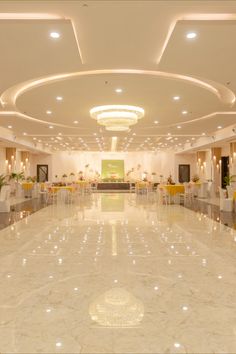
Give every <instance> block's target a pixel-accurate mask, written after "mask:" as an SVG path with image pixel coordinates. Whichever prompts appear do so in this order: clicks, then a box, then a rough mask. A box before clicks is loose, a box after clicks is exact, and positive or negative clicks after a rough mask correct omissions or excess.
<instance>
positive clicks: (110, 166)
mask: <svg viewBox="0 0 236 354" xmlns="http://www.w3.org/2000/svg"><path fill="white" fill-rule="evenodd" d="M124 171H125V167H124V160H102V180H103V181H117V182H120V181H123V180H124V174H125V172H124Z"/></svg>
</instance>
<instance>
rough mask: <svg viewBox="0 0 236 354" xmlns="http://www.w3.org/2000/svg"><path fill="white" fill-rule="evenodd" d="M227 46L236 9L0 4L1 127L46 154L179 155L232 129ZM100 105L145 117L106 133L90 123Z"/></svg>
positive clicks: (235, 55)
mask: <svg viewBox="0 0 236 354" xmlns="http://www.w3.org/2000/svg"><path fill="white" fill-rule="evenodd" d="M51 32H57V33H59V35H60V38H57V39H53V38H51V37H50V33H51ZM190 32H191V33H192V32H194V33H196V38H193V39H188V38H186V35H187V34H188V33H190ZM6 34H7V35H6ZM235 38H236V2H235V1H226V0H225V1H223V2H222V1H214V0H213V1H191V0H189V1H178V0H175V1H168V0H167V1H158V0H157V1H148V0H145V1H135V0H134V1H112V0H110V1H99V0H96V1H69V0H67V1H57V0H54V1H47V0H45V1H30V2H29V1H20V0H18V1H1V6H0V43H1V65H0V72H1V80H0V96H1V99H0V101H1V103H2V105H1V106H0V127H3V128H7V129H8V130H9V131H10V132H12V134H13V135H14V136H15V137H16V139H18V142H19V143H20V141H21V139H22V141H23V140H24V141H26V140H27V141H28V144H30V143H31V144H32V145H33V146H35V147H39V148H40V149H44V148H45V149H47V150H48V149H49V150H51V151H54V150H93V151H94V150H95V151H96V150H99V151H103V150H110V149H111V144H112V137H113V136H117V146H116V148H117V150H118V151H139V150H153V151H156V150H162V149H164V150H166V149H174V150H175V151H176V150H181V149H182V148H184V146H185V144H189V143H190V142H191V143H194V142H195V141H197V140H199V139H202V137H203V136H204V137H207V136H209V137H211V136H212V135H213V134H215V132H216V131H219V130H223V129H225V128H227V127H229V126H231V125H233V124H236V107H235V96H234V93H236V71H235V62H236V42H235ZM117 88H120V89H122V92H120V93H117V92H116V91H115V90H116V89H117ZM58 96H60V97H62V100H60V101H58V100H57V99H56V97H58ZM175 96H178V97H179V100H174V99H173V98H174V97H175ZM107 104H119V105H120V104H125V105H135V106H140V107H142V108H143V109H144V110H145V116H144V118H142V119H141V120H140V121H138V123H137V124H136V125H134V126H132V127H131V129H130V130H129V131H128V132H123V133H115V132H108V131H106V130H105V129H104V128H103V127H101V126H99V125H98V124H97V122H96V121H95V120H94V119H92V118H91V117H90V114H89V110H90V109H91V108H92V107H94V106H98V105H107ZM184 111H186V112H187V113H185V114H183V112H184ZM0 139H1V136H0ZM16 139H15V140H16Z"/></svg>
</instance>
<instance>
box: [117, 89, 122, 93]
mask: <svg viewBox="0 0 236 354" xmlns="http://www.w3.org/2000/svg"><path fill="white" fill-rule="evenodd" d="M115 91H116V93H122V92H123V90H122V89H121V88H117V89H116V90H115Z"/></svg>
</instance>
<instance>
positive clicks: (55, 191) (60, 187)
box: [50, 186, 75, 193]
mask: <svg viewBox="0 0 236 354" xmlns="http://www.w3.org/2000/svg"><path fill="white" fill-rule="evenodd" d="M50 189H51V190H52V192H53V193H57V192H58V191H61V190H67V191H70V192H73V191H74V190H75V188H74V187H72V186H52V187H50Z"/></svg>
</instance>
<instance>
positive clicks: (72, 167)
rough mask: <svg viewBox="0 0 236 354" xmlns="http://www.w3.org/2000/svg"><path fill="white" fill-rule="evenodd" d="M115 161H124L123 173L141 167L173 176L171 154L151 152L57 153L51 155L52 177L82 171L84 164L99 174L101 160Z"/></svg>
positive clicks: (172, 157)
mask: <svg viewBox="0 0 236 354" xmlns="http://www.w3.org/2000/svg"><path fill="white" fill-rule="evenodd" d="M106 159H107V160H109V159H117V160H124V162H125V171H126V172H127V171H129V170H130V169H131V168H132V167H137V165H138V164H140V165H141V166H142V170H143V171H147V172H149V173H152V172H156V173H157V174H158V175H160V174H163V175H164V176H165V177H168V175H169V174H170V173H171V174H172V175H173V174H174V155H173V153H165V152H161V153H156V154H155V153H152V152H128V153H121V152H80V151H74V152H66V151H64V152H58V153H54V154H53V155H52V175H53V177H54V176H55V175H58V176H62V175H63V174H64V173H66V174H67V175H69V174H70V173H71V172H73V173H78V172H79V171H80V170H82V171H84V167H85V165H86V164H90V167H91V169H93V170H94V171H98V172H99V173H100V172H101V164H102V160H106Z"/></svg>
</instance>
